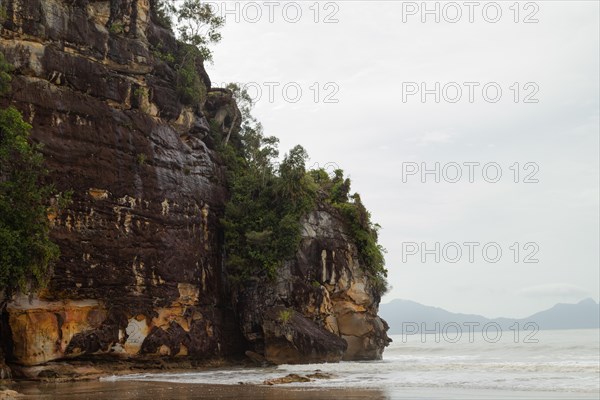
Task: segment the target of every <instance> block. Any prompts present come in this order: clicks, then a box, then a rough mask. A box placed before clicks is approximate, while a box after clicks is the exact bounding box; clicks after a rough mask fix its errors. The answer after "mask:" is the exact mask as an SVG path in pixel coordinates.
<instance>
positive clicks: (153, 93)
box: [0, 0, 388, 366]
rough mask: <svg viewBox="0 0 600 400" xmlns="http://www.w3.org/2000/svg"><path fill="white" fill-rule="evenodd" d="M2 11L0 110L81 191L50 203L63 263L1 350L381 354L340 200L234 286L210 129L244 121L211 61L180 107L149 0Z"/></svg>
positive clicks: (7, 323)
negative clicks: (340, 216)
mask: <svg viewBox="0 0 600 400" xmlns="http://www.w3.org/2000/svg"><path fill="white" fill-rule="evenodd" d="M2 6H3V7H5V9H6V14H7V18H6V19H5V20H4V22H3V24H2V25H3V27H2V32H1V40H0V50H1V51H2V52H3V53H4V54H5V55H6V58H7V59H8V60H9V61H10V62H11V63H12V64H13V65H14V66H15V68H16V70H15V76H14V78H13V82H12V88H13V90H12V92H11V98H9V99H7V98H1V99H0V105H1V106H6V105H8V104H13V105H15V106H16V107H17V108H18V109H19V110H20V111H21V112H22V113H23V115H24V118H25V119H26V120H27V121H29V123H30V124H31V125H32V126H33V131H32V139H33V140H34V141H35V142H39V143H43V145H44V147H43V153H44V155H45V158H46V160H47V164H48V169H49V170H50V171H51V176H50V178H51V180H52V181H53V182H54V183H55V185H56V186H57V188H58V189H59V190H61V191H67V190H72V191H73V203H72V204H71V205H70V206H69V208H68V209H67V210H65V211H64V212H62V213H60V214H52V213H51V214H50V215H49V219H50V221H51V225H52V238H53V240H54V241H55V242H56V243H57V244H58V245H59V246H60V249H61V258H60V261H59V262H58V263H57V264H56V266H55V268H54V272H53V275H52V278H51V281H50V284H49V286H48V288H47V289H45V290H44V291H42V292H40V293H38V294H37V295H36V296H33V298H26V297H17V298H15V299H14V300H13V301H12V302H11V303H10V304H9V305H8V307H7V310H6V313H5V314H4V315H3V316H2V320H1V322H0V324H1V325H2V332H3V334H2V336H3V338H2V343H3V345H4V350H5V354H6V357H7V358H8V359H9V360H12V362H14V363H17V364H20V365H25V366H31V365H39V364H43V363H46V362H49V361H52V360H58V359H65V358H66V359H68V358H73V357H82V356H84V357H87V358H90V357H96V356H106V355H109V356H115V357H123V358H141V359H146V358H149V357H150V358H151V357H155V358H161V357H170V358H173V357H188V358H193V359H208V358H214V357H227V356H229V355H232V354H242V353H243V351H244V350H246V349H250V350H253V351H255V352H257V353H259V354H261V355H264V356H266V357H267V359H270V360H271V361H273V362H306V361H315V362H316V361H336V360H339V359H341V358H344V359H372V358H379V357H381V353H382V351H383V348H384V347H385V346H386V345H387V343H388V339H387V336H386V334H385V331H386V329H387V326H386V325H385V323H384V322H383V321H381V320H380V319H379V318H378V317H377V315H376V313H377V306H378V303H379V299H378V298H377V296H375V295H374V294H373V293H372V290H371V289H370V286H369V282H368V279H367V278H366V277H365V276H364V274H363V273H362V272H361V268H360V265H359V263H358V261H357V252H356V248H355V247H354V246H353V245H352V244H351V243H350V241H349V239H348V237H347V236H346V234H345V233H344V229H343V225H342V224H341V222H340V221H339V220H337V219H336V217H335V215H334V214H332V212H331V210H325V209H321V210H317V211H315V212H314V213H312V214H310V215H309V216H307V218H306V221H305V222H304V228H305V229H304V230H305V232H304V235H303V242H302V246H301V248H300V250H299V252H298V254H297V257H296V259H295V260H293V261H290V262H288V263H287V264H286V266H285V268H284V269H283V270H282V271H281V273H280V275H279V277H278V278H277V280H276V282H274V283H269V282H265V281H256V282H250V283H249V284H248V285H247V286H246V287H245V288H244V289H242V290H241V291H240V292H239V293H233V294H232V293H228V289H227V288H228V285H227V282H226V278H225V277H226V274H225V271H223V268H222V264H223V260H222V240H223V238H222V232H221V228H220V226H219V219H220V217H221V216H222V213H223V210H224V204H225V201H226V199H227V190H226V186H225V178H224V176H225V174H224V166H223V165H222V163H221V161H220V158H219V156H218V155H217V154H216V152H215V151H213V149H214V145H213V143H212V139H211V135H210V130H211V129H221V130H222V132H225V133H228V132H231V131H232V130H234V131H235V130H236V129H238V128H239V126H235V125H234V126H231V124H235V121H237V124H238V125H239V121H240V118H239V110H238V109H237V106H236V105H235V102H234V101H233V99H232V97H231V93H229V92H227V91H224V90H218V89H211V87H210V79H209V78H208V75H207V74H206V72H205V71H204V68H203V66H202V65H201V63H199V65H197V69H198V73H199V75H200V76H201V77H202V81H203V85H204V88H205V89H206V91H205V92H204V91H203V93H202V96H201V100H200V103H199V104H195V105H193V106H189V105H185V104H182V102H181V101H180V100H179V96H178V94H177V91H176V89H175V88H176V71H174V69H173V67H172V66H171V65H170V64H168V63H166V62H164V61H163V59H164V58H165V55H169V54H176V53H177V51H178V44H177V41H176V40H175V39H174V37H173V35H172V33H171V32H169V31H168V30H166V29H164V28H162V27H160V26H159V25H158V24H156V23H155V22H154V21H153V18H152V16H151V12H150V4H149V0H111V1H99V0H8V1H4V2H2ZM231 298H234V299H235V302H234V304H232V302H231ZM287 308H289V316H288V314H287V312H286V309H287ZM282 312H283V314H282ZM282 316H283V318H282ZM286 316H287V317H286ZM288 318H289V320H288ZM290 321H291V323H290ZM244 339H245V340H244ZM1 355H2V353H1V352H0V356H1ZM0 358H1V357H0Z"/></svg>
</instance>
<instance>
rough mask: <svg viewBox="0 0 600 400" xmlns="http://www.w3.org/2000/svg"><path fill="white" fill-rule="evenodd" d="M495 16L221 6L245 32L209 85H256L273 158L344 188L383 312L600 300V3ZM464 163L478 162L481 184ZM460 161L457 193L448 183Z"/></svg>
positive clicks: (234, 39) (361, 6)
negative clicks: (287, 158) (359, 222)
mask: <svg viewBox="0 0 600 400" xmlns="http://www.w3.org/2000/svg"><path fill="white" fill-rule="evenodd" d="M489 3H490V2H485V1H482V2H479V6H476V7H475V8H473V9H469V8H468V6H465V5H464V2H462V1H460V2H457V3H453V4H451V5H445V3H439V5H438V7H439V10H440V11H439V18H440V22H439V23H436V22H435V14H425V15H423V13H422V10H421V2H416V3H411V2H400V1H398V2H392V1H379V2H378V1H343V2H340V1H337V2H329V3H327V2H320V3H319V4H317V6H315V5H314V2H302V3H295V4H291V5H289V4H288V5H287V6H286V7H285V8H284V5H285V4H286V3H273V5H271V6H269V5H268V4H265V3H263V2H255V3H252V4H251V5H248V3H233V2H229V3H227V7H228V8H229V9H230V10H234V9H235V7H238V10H239V16H240V20H239V22H236V20H235V19H236V17H235V15H234V14H229V15H228V16H227V25H226V27H225V28H224V30H223V40H222V42H221V43H220V44H218V45H217V46H216V47H215V51H214V64H213V65H211V66H208V69H209V74H210V75H211V78H212V80H213V82H215V83H217V84H220V83H226V82H232V81H235V82H241V83H249V86H248V90H249V91H250V92H251V94H254V96H255V97H256V98H257V104H256V107H255V111H254V114H255V115H256V116H257V117H258V119H259V120H260V121H262V123H263V124H264V126H265V131H266V133H267V134H269V135H275V136H278V137H279V138H280V139H281V147H280V150H281V152H282V153H283V152H285V151H287V150H288V149H289V148H291V147H292V146H294V145H295V144H301V145H303V146H304V147H305V148H306V149H307V150H308V152H309V154H310V156H311V163H318V164H319V165H321V166H326V165H327V163H335V164H336V165H339V166H340V167H341V168H343V169H344V170H345V171H346V172H347V174H349V175H350V177H351V178H352V182H353V189H354V190H355V191H358V192H360V193H361V196H362V199H363V201H364V203H365V204H366V205H367V207H368V208H369V209H370V210H371V212H372V216H373V220H374V221H376V222H378V223H380V224H381V225H382V227H383V229H382V231H381V237H380V241H381V243H382V244H383V246H384V247H386V248H387V250H388V253H387V256H386V260H387V266H388V268H389V281H390V283H391V286H392V290H391V292H390V293H389V294H387V295H386V296H385V297H384V299H383V301H384V302H388V301H390V300H392V299H394V298H404V299H410V300H414V301H417V302H420V303H424V304H427V305H433V306H438V307H443V308H446V309H448V310H451V311H455V312H465V313H478V314H483V315H485V316H488V317H498V316H506V317H525V316H528V315H530V314H532V313H534V312H536V311H539V310H541V309H544V308H548V307H550V306H552V305H554V304H555V303H557V302H575V301H578V300H581V299H583V298H585V297H592V298H594V299H595V300H596V301H598V297H599V281H600V276H599V265H600V261H599V258H598V254H599V244H598V243H599V240H600V239H599V47H600V46H599V43H598V42H599V35H600V32H599V20H598V18H599V3H598V2H597V1H580V2H577V1H538V2H529V4H526V2H522V3H520V5H519V7H518V8H519V10H518V11H519V12H518V15H517V13H516V8H514V7H513V8H512V9H511V8H509V7H511V6H512V4H513V3H514V2H513V1H510V2H498V3H494V4H489ZM218 4H219V5H220V10H223V3H221V2H218ZM236 4H237V5H236ZM297 4H301V10H302V15H301V17H299V21H298V22H296V23H293V22H292V21H294V20H296V19H298V14H297V7H296V5H297ZM428 5H429V7H430V9H431V10H434V8H435V7H436V5H435V2H428ZM456 5H458V7H456ZM496 5H499V7H496ZM269 7H271V8H269ZM310 7H312V9H311V8H310ZM498 8H499V9H500V10H501V13H502V14H501V16H499V17H498V15H497V14H496V12H497V9H498ZM257 10H260V12H261V13H262V16H261V17H260V18H259V17H258V15H257ZM270 10H271V11H272V19H273V22H272V23H271V22H270V21H269V11H270ZM317 10H318V11H319V12H318V15H317V12H316V11H317ZM458 12H460V13H461V16H460V17H459V14H458ZM470 14H471V15H470ZM423 17H424V18H426V21H425V22H424V23H423V22H422V18H423ZM315 18H318V21H319V22H318V23H316V22H315ZM470 18H472V19H473V22H472V23H471V22H469V19H470ZM515 18H516V19H517V20H518V22H517V23H515ZM496 19H499V20H498V21H497V22H495V23H492V21H494V20H496ZM536 19H537V20H538V22H537V23H536V22H534V21H535V20H536ZM251 20H258V22H255V23H252V22H251ZM325 20H327V21H328V22H330V23H325ZM336 20H337V22H335V21H336ZM452 20H458V21H457V22H454V23H452V22H451V21H452ZM524 20H527V21H529V22H530V23H525V21H524ZM436 82H439V88H440V89H439V91H438V93H439V97H440V99H439V103H436V101H435V100H436V99H435V95H436V93H435V92H436V89H435V88H436V86H435V83H436ZM452 82H455V83H452ZM465 82H471V83H468V84H466V85H465ZM515 82H516V83H517V85H516V86H515ZM315 83H316V85H315ZM328 83H329V85H328ZM421 83H424V84H425V87H424V89H427V90H430V92H429V94H426V96H425V98H424V102H423V98H422V97H421V92H420V91H421V89H422V87H421ZM276 84H278V85H279V86H275V85H276ZM286 84H287V86H286V90H285V91H284V90H283V89H284V85H286ZM486 84H487V86H486V90H485V92H484V90H483V87H484V86H485V85H486ZM269 85H271V86H272V87H273V88H274V91H273V96H272V98H271V99H270V98H269ZM257 87H260V88H261V90H262V96H261V97H260V98H258V91H257V90H256V89H257ZM298 88H300V89H301V90H302V96H301V98H300V99H299V100H298V101H297V102H294V101H295V98H296V97H298V96H297V89H298ZM317 88H318V90H317ZM470 88H472V93H470ZM498 88H500V90H501V91H502V94H501V95H498V92H497V89H498ZM517 88H518V89H517ZM458 89H460V90H461V91H462V97H460V99H458V93H459V92H458ZM415 92H416V93H415ZM470 94H472V102H471V101H470V100H471V99H469V97H470V96H469V95H470ZM316 95H318V98H317V99H315V96H316ZM403 97H404V98H403ZM457 99H458V100H457ZM315 100H317V102H315ZM326 100H327V101H326ZM336 100H337V103H333V102H330V101H336ZM515 100H517V102H516V103H515ZM453 101H455V102H453ZM535 101H537V102H535ZM436 162H437V163H439V166H440V183H436V182H435V176H434V174H433V173H432V174H428V175H425V176H424V178H425V182H424V183H423V182H422V180H423V177H422V176H421V174H420V172H421V170H422V167H423V166H425V167H426V168H428V169H434V168H435V163H436ZM423 163H425V164H423ZM464 163H480V164H479V165H476V164H471V165H472V168H473V172H474V173H473V176H472V178H473V180H474V182H473V183H471V182H469V167H468V165H469V164H466V165H465V164H464ZM493 163H496V164H493ZM515 163H519V164H518V165H515ZM528 163H529V164H528ZM457 164H458V165H459V166H460V167H461V172H462V177H461V179H459V181H458V182H456V183H451V182H447V181H451V180H456V172H457V168H456V166H457ZM486 164H487V167H486V168H487V169H486V170H485V173H484V172H483V168H482V167H483V166H484V165H486ZM416 167H418V169H419V171H414V170H415V168H416ZM403 168H404V171H405V172H407V173H408V172H415V174H414V175H406V176H405V177H404V179H403ZM498 170H500V171H501V173H502V176H501V177H500V178H499V181H498V182H496V183H493V182H492V181H494V180H496V173H497V171H498ZM516 171H519V174H518V176H517V175H516ZM515 179H516V180H518V183H515V182H514V181H515ZM536 180H537V181H538V182H537V183H535V181H536ZM488 181H490V182H488ZM525 181H528V182H529V183H526V182H525ZM436 242H437V243H439V246H440V247H439V252H438V254H439V256H440V262H439V263H436V262H435V260H434V257H435V254H426V259H425V262H422V258H421V256H422V250H423V246H422V243H425V244H426V246H427V248H428V249H430V250H434V252H435V244H436ZM465 242H476V243H480V245H479V246H477V245H465V244H464V243H465ZM515 242H516V243H518V245H517V246H515V245H514V243H515ZM412 243H417V244H418V245H417V246H415V245H414V244H412ZM452 243H457V245H456V244H452ZM488 243H489V245H488V246H487V247H486V251H484V250H483V247H484V245H486V244H488ZM498 248H500V249H501V251H502V256H501V257H500V259H499V261H497V262H495V263H494V262H492V261H494V260H495V259H496V258H497V256H496V254H495V252H496V250H497V249H498ZM517 248H518V249H519V251H518V254H517ZM457 249H460V250H461V251H462V256H461V257H460V258H458V253H457ZM469 249H473V262H471V261H470V260H469ZM415 252H416V254H411V253H415ZM484 256H485V257H487V259H488V260H486V258H485V257H484ZM515 257H516V259H515ZM528 257H529V258H528ZM403 258H404V259H403ZM457 258H458V261H456V262H450V261H455V260H457ZM526 258H528V259H529V260H530V261H533V260H536V259H537V260H539V262H537V263H526V262H524V261H525V259H526ZM517 260H518V262H516V261H517Z"/></svg>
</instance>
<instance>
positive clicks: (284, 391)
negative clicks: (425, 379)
mask: <svg viewBox="0 0 600 400" xmlns="http://www.w3.org/2000/svg"><path fill="white" fill-rule="evenodd" d="M10 389H11V390H15V391H16V392H18V393H19V394H18V396H16V397H8V398H9V399H10V398H15V399H56V400H75V399H77V400H85V399H90V400H134V399H136V400H137V399H153V400H163V399H165V400H166V399H169V400H171V399H172V400H195V399H215V400H233V399H236V400H279V399H286V400H288V399H289V400H325V399H349V400H367V399H369V400H405V399H422V400H425V399H427V400H441V399H479V398H488V399H497V400H499V399H509V398H510V399H527V400H529V399H554V400H558V399H561V400H566V399H594V398H596V397H595V395H594V394H593V393H592V394H590V393H576V392H550V391H548V392H545V391H518V390H515V391H513V390H494V389H457V388H442V387H432V388H429V387H406V388H396V389H390V388H388V389H377V388H370V389H369V388H364V389H344V388H319V387H314V386H307V387H298V386H295V387H285V385H283V386H282V385H277V386H267V385H217V384H210V385H209V384H193V383H171V382H155V381H153V382H148V381H100V380H96V381H77V382H62V383H41V382H31V381H28V382H20V383H16V384H14V385H11V387H10ZM0 393H1V392H0ZM0 398H2V397H1V396H0Z"/></svg>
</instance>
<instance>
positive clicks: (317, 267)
mask: <svg viewBox="0 0 600 400" xmlns="http://www.w3.org/2000/svg"><path fill="white" fill-rule="evenodd" d="M302 225H303V232H302V242H301V244H300V248H299V250H298V253H297V254H296V258H295V260H292V261H289V262H287V263H286V264H285V266H284V268H283V269H282V270H281V271H280V272H279V275H278V277H277V279H276V282H274V283H273V284H269V285H265V283H264V281H263V280H260V279H257V280H256V281H255V282H254V283H253V284H251V285H247V286H246V288H245V289H243V290H242V291H240V293H239V294H238V296H239V297H238V300H237V304H238V310H239V314H240V321H241V328H242V332H243V334H244V336H245V337H246V339H247V340H248V342H249V343H250V346H251V347H252V349H253V351H255V352H257V353H259V354H263V355H264V356H265V358H266V359H267V360H268V361H271V362H273V363H276V364H282V363H290V362H293V361H290V360H291V359H293V357H290V354H298V355H300V357H297V358H296V360H302V359H305V358H306V359H310V360H311V361H314V362H316V361H320V362H331V361H339V360H341V359H343V360H347V361H350V360H372V359H380V358H381V356H382V353H383V350H384V348H385V347H386V346H387V345H388V344H389V342H390V341H391V340H390V339H389V338H388V336H387V335H386V331H387V330H388V326H387V324H386V323H385V321H383V320H382V319H381V318H379V317H378V316H377V309H378V305H379V300H380V299H379V297H378V295H377V294H376V293H375V292H374V290H373V289H372V287H371V285H370V283H369V280H368V279H367V277H366V275H365V274H364V273H363V268H362V267H361V266H360V263H359V260H358V251H357V249H356V247H355V245H354V244H353V243H352V241H351V240H350V238H349V237H348V235H347V232H346V228H345V226H344V224H343V222H342V220H341V219H340V217H339V215H338V213H337V212H336V211H335V210H333V209H332V208H331V207H327V206H326V205H321V206H320V207H319V208H318V209H317V210H315V211H313V212H312V213H310V214H308V215H307V216H306V217H305V218H304V221H303V224H302ZM284 307H286V308H284ZM290 310H294V311H290ZM300 318H302V324H299V323H294V324H290V323H289V322H287V323H286V322H285V321H283V322H282V320H287V319H290V320H291V319H293V320H296V319H300ZM286 325H292V326H301V327H302V330H297V329H295V328H293V327H287V328H286ZM282 326H283V327H282ZM306 331H311V332H312V336H313V337H315V338H318V339H317V343H320V344H322V347H323V348H324V349H327V350H326V351H324V352H318V351H317V352H315V350H314V349H315V348H320V347H321V345H320V344H319V345H315V342H304V341H303V340H302V337H303V333H304V332H306ZM331 334H333V336H332V335H331ZM336 339H337V340H336Z"/></svg>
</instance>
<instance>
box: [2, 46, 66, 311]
mask: <svg viewBox="0 0 600 400" xmlns="http://www.w3.org/2000/svg"><path fill="white" fill-rule="evenodd" d="M10 70H11V67H10V65H9V64H7V63H6V61H5V59H4V56H3V55H2V54H1V53H0V95H6V94H7V92H8V90H9V88H10V78H11V77H10ZM30 131H31V126H30V125H29V124H28V123H26V122H25V121H24V120H23V117H22V115H21V113H19V111H18V110H17V109H16V108H14V107H12V106H11V107H8V108H5V109H1V110H0V291H2V292H4V293H3V296H2V295H0V300H1V301H2V302H3V301H4V299H3V298H4V297H5V296H7V295H9V294H10V293H11V292H13V291H14V290H17V289H21V290H23V291H28V290H33V289H35V288H36V287H39V286H43V285H44V284H45V282H46V279H47V276H48V270H49V268H50V266H51V265H52V263H53V262H55V261H56V260H57V259H58V256H59V249H58V246H56V245H55V244H54V243H52V241H51V240H50V237H49V231H50V228H49V222H48V205H49V200H50V198H51V197H52V195H53V188H52V186H50V185H46V184H43V183H42V181H43V179H44V178H45V176H46V175H47V171H46V170H45V168H44V166H43V157H42V154H41V153H40V151H39V146H36V145H32V144H31V143H30V142H29V141H28V137H29V133H30Z"/></svg>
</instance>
